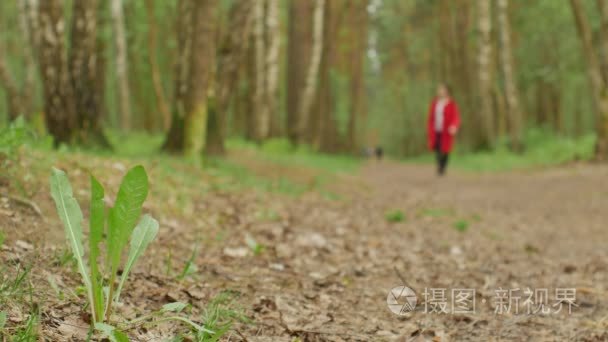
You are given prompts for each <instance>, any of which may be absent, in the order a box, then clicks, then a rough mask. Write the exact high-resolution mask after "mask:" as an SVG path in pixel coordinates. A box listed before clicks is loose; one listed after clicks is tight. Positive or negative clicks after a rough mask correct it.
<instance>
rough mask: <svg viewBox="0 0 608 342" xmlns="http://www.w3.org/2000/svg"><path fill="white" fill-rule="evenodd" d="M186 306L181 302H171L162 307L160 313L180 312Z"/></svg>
mask: <svg viewBox="0 0 608 342" xmlns="http://www.w3.org/2000/svg"><path fill="white" fill-rule="evenodd" d="M186 306H188V304H186V303H182V302H173V303H169V304H165V305H163V308H162V309H161V310H160V311H161V312H181V311H182V310H184V309H185V308H186Z"/></svg>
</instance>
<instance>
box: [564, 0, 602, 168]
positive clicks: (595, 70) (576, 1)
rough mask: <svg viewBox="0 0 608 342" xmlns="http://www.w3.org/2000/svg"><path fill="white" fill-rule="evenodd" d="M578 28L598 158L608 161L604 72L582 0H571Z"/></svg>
mask: <svg viewBox="0 0 608 342" xmlns="http://www.w3.org/2000/svg"><path fill="white" fill-rule="evenodd" d="M570 5H571V7H572V14H573V15H574V19H575V21H576V28H577V30H578V34H579V37H580V40H581V43H582V45H583V54H584V56H585V60H586V61H587V76H588V78H589V83H590V85H591V91H592V95H593V105H594V109H595V114H596V123H595V124H596V132H597V143H596V158H597V159H598V160H608V94H607V89H606V84H605V83H604V82H603V80H602V71H601V66H600V63H599V62H598V59H597V56H596V53H595V51H594V50H593V43H592V37H591V28H590V27H589V23H588V21H587V18H586V17H585V15H584V10H583V5H582V3H581V1H580V0H570Z"/></svg>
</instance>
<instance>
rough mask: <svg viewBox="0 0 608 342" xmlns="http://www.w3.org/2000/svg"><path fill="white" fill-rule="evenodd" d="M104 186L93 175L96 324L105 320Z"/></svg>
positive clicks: (92, 256) (91, 237) (91, 259)
mask: <svg viewBox="0 0 608 342" xmlns="http://www.w3.org/2000/svg"><path fill="white" fill-rule="evenodd" d="M103 197H104V190H103V186H102V185H101V184H100V183H99V182H98V181H97V179H95V177H94V176H93V175H91V209H90V211H91V217H90V219H89V228H90V232H89V250H90V255H89V267H90V268H91V287H92V292H93V303H92V305H93V306H94V310H95V317H94V322H98V321H101V320H103V310H104V308H103V302H104V300H103V284H102V281H103V277H102V276H101V274H100V273H99V266H98V265H99V264H98V261H99V260H98V259H99V254H100V251H99V244H100V243H101V240H102V239H103V233H104V227H105V215H106V213H105V205H104V202H103Z"/></svg>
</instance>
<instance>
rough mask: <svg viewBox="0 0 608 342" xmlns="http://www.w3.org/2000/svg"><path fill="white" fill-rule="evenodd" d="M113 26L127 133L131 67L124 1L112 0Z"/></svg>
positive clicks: (117, 72) (122, 124)
mask: <svg viewBox="0 0 608 342" xmlns="http://www.w3.org/2000/svg"><path fill="white" fill-rule="evenodd" d="M111 8H112V25H113V28H114V41H115V45H116V77H117V78H118V97H119V98H118V102H119V105H120V124H121V128H122V129H123V130H125V131H127V130H129V129H130V128H131V95H130V90H129V66H128V62H127V61H128V56H127V53H128V52H127V37H126V33H125V20H124V13H123V7H122V0H112V3H111Z"/></svg>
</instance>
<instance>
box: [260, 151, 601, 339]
mask: <svg viewBox="0 0 608 342" xmlns="http://www.w3.org/2000/svg"><path fill="white" fill-rule="evenodd" d="M607 176H608V167H606V166H594V165H582V164H580V165H578V164H577V165H569V166H564V167H558V168H547V169H539V170H531V171H513V172H503V173H492V174H474V173H466V172H458V171H451V172H450V173H449V175H448V176H447V177H443V178H438V177H437V176H436V175H435V174H434V169H433V167H432V166H431V165H414V164H404V163H397V162H391V161H385V162H370V163H368V164H367V165H366V166H364V167H363V168H362V170H361V172H360V176H359V178H358V179H353V178H352V177H347V182H346V183H347V184H349V185H350V186H349V187H347V188H349V189H351V190H350V191H346V192H347V193H349V196H347V199H345V200H343V201H341V202H340V203H334V204H333V205H327V204H326V205H323V206H319V205H318V202H315V201H314V200H313V201H311V202H312V203H311V202H308V206H307V205H304V206H303V204H304V203H307V202H306V201H298V203H297V204H296V207H291V208H290V209H289V212H290V213H291V215H292V219H291V223H292V224H291V227H290V228H288V233H286V234H285V235H284V237H285V240H286V241H285V242H288V241H290V240H291V241H294V242H295V243H293V246H294V247H293V250H292V251H291V252H285V254H284V255H281V253H279V255H278V257H279V259H282V260H289V261H287V262H286V263H287V264H290V265H291V266H292V267H294V269H297V270H298V275H299V279H298V280H297V282H298V283H299V286H298V287H297V289H296V290H294V289H291V291H287V290H286V289H282V291H283V293H282V294H276V293H275V294H274V296H273V297H272V298H274V299H275V305H276V306H277V307H278V311H279V312H281V316H280V319H281V322H282V326H283V327H288V331H289V332H290V333H291V334H292V335H293V334H297V335H300V336H301V334H302V333H307V334H308V335H307V336H316V337H320V339H321V340H391V341H392V340H397V341H406V340H408V341H409V340H412V338H419V339H420V340H433V341H449V340H456V341H462V340H471V341H481V340H485V341H504V340H508V341H525V340H535V341H544V340H547V341H563V340H582V341H605V340H607V339H608V333H606V331H607V330H608V285H607V284H608V243H607V242H606V241H608V229H607V228H608V227H607V223H608V211H606V208H607V207H608V182H606V179H607ZM334 186H337V184H334ZM315 204H316V205H315ZM394 210H400V211H402V212H403V213H404V215H405V219H404V220H403V222H399V223H389V222H387V220H386V218H385V213H387V212H390V211H394ZM290 231H291V233H290ZM298 231H299V232H298ZM302 231H306V232H307V233H306V234H304V233H303V232H302ZM292 233H293V234H292ZM291 235H295V237H292V236H291ZM289 245H292V244H291V243H290V244H289ZM278 246H279V247H280V246H281V244H279V245H278ZM303 247H309V249H312V252H311V251H307V250H306V249H304V250H303V251H302V252H297V251H301V250H302V248H303ZM286 248H287V247H286ZM279 251H281V249H280V248H279ZM296 265H297V266H296ZM404 282H407V285H408V286H410V287H411V288H412V289H414V291H416V293H417V295H418V310H422V311H419V312H416V313H414V314H407V315H405V316H403V317H399V316H398V315H395V314H393V313H391V312H390V311H389V310H388V309H387V304H386V296H387V295H388V291H389V290H390V289H391V288H393V287H396V286H400V285H405V284H404ZM425 288H429V289H430V288H437V289H441V290H440V291H439V292H437V293H436V296H435V297H434V299H435V300H438V302H439V303H441V302H444V300H443V299H442V298H441V297H442V296H441V293H445V303H446V304H445V305H446V306H445V309H446V310H447V311H448V312H447V313H446V314H437V313H428V312H426V313H425V312H424V310H425V305H424V304H422V302H423V298H421V297H423V293H424V291H425ZM458 289H474V290H475V294H476V303H475V304H476V309H475V311H474V312H467V313H460V314H456V313H453V310H454V309H455V307H454V304H453V303H452V302H451V300H452V297H453V294H454V293H453V292H452V290H456V291H458ZM528 289H530V290H531V291H532V294H533V295H529V293H528V292H527V291H528ZM562 289H567V290H562ZM570 289H576V295H575V297H576V305H578V306H577V307H572V312H571V313H568V310H567V305H565V304H563V306H561V308H562V310H561V312H557V310H558V309H559V308H560V304H559V300H558V297H557V296H560V295H559V294H557V292H556V291H559V292H561V291H570ZM502 290H506V291H509V290H512V292H511V294H507V298H506V301H507V303H506V304H509V303H508V302H509V301H510V307H509V308H508V310H507V307H503V308H502V309H499V311H502V313H501V312H498V313H497V312H496V310H497V309H496V308H497V306H499V301H500V300H499V299H498V296H499V293H500V294H501V293H503V292H502ZM306 291H308V292H306ZM429 291H430V290H429ZM443 291H445V292H443ZM545 291H546V292H545ZM562 293H564V292H562ZM543 295H544V296H545V297H544V299H543V298H542V297H543ZM530 296H531V297H530ZM537 296H538V297H537ZM286 298H288V299H286ZM430 300H432V296H429V298H427V301H430ZM526 300H528V302H527V303H526V304H524V301H526ZM277 303H278V304H277ZM439 305H441V304H439ZM469 305H470V303H469ZM543 307H544V308H545V309H546V310H548V313H547V314H540V313H538V310H539V308H540V309H542V308H543ZM469 308H470V307H469ZM426 310H429V311H431V309H430V306H426ZM528 312H531V313H532V314H528ZM535 312H536V313H535ZM260 319H262V320H263V318H262V317H260ZM311 340H314V339H313V338H311Z"/></svg>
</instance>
